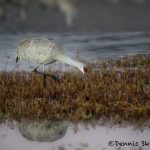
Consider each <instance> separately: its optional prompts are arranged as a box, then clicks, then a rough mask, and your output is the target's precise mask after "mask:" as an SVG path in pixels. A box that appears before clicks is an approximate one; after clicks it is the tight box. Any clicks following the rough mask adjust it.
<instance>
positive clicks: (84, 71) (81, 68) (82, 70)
mask: <svg viewBox="0 0 150 150" xmlns="http://www.w3.org/2000/svg"><path fill="white" fill-rule="evenodd" d="M79 69H80V71H81V72H82V73H83V74H85V73H87V71H88V69H87V67H86V66H85V65H84V64H83V65H82V66H81V67H80V68H79Z"/></svg>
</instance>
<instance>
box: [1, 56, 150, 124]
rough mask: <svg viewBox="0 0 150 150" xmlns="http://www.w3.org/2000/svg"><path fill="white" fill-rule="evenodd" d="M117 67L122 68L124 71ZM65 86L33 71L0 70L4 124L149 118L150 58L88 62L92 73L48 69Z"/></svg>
mask: <svg viewBox="0 0 150 150" xmlns="http://www.w3.org/2000/svg"><path fill="white" fill-rule="evenodd" d="M117 68H121V69H120V70H119V71H118V69H117ZM48 73H49V74H54V75H55V76H56V77H57V78H59V80H60V83H58V82H56V81H55V80H53V79H51V78H47V80H46V81H47V88H44V87H43V77H42V76H41V75H38V74H36V73H28V72H17V71H16V72H5V71H1V72H0V120H1V121H2V120H6V119H15V120H20V119H22V118H27V119H53V120H58V119H67V120H72V121H85V120H91V119H99V118H101V117H108V118H110V117H111V118H114V120H116V121H117V122H121V121H123V120H127V121H131V122H134V121H138V120H140V119H143V120H146V119H148V118H149V117H150V55H148V54H147V55H136V56H128V57H124V58H120V59H116V60H97V62H96V63H93V64H92V63H91V64H88V73H87V75H83V74H82V73H80V72H64V73H63V74H62V73H61V72H58V71H51V70H49V71H48Z"/></svg>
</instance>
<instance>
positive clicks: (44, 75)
mask: <svg viewBox="0 0 150 150" xmlns="http://www.w3.org/2000/svg"><path fill="white" fill-rule="evenodd" d="M43 82H44V87H45V88H46V74H45V65H43Z"/></svg>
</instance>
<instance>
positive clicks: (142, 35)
mask: <svg viewBox="0 0 150 150" xmlns="http://www.w3.org/2000/svg"><path fill="white" fill-rule="evenodd" d="M29 37H47V38H49V39H54V40H58V41H61V42H62V43H63V44H64V46H65V48H66V53H67V54H68V55H69V56H71V57H72V58H74V59H80V60H82V59H83V60H88V61H96V60H97V59H98V58H100V59H105V58H118V57H122V56H126V55H135V54H146V53H150V32H123V33H92V34H85V33H82V34H78V33H76V34H70V33H67V34H63V33H62V34H54V33H41V34H40V33H31V32H30V33H20V34H14V35H10V34H4V35H0V70H5V71H11V70H14V69H16V68H17V69H19V70H25V71H32V70H33V68H34V67H35V64H32V63H29V62H19V66H17V64H16V63H15V49H16V47H17V45H18V43H19V42H20V41H21V40H23V39H26V38H29ZM60 65H61V69H62V71H64V70H68V69H74V67H69V66H68V65H67V66H66V65H64V64H60V63H56V64H53V65H51V66H52V68H54V69H60ZM10 149H11V150H26V149H32V150H149V149H150V129H149V128H148V127H143V128H142V130H141V129H140V128H136V129H135V127H134V126H132V125H125V124H124V125H122V126H118V125H114V126H112V125H99V124H95V125H94V126H92V125H88V126H87V125H85V124H82V123H79V124H78V125H74V124H72V123H70V122H68V121H63V122H51V121H42V122H37V121H25V120H23V121H21V122H13V123H5V124H0V150H10Z"/></svg>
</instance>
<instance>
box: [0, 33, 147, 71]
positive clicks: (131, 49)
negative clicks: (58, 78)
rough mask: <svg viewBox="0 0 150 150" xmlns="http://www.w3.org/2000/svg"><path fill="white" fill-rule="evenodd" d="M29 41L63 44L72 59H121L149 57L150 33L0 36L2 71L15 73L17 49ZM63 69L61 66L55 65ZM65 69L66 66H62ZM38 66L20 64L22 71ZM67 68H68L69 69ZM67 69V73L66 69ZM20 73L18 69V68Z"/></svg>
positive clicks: (0, 63) (21, 34)
mask: <svg viewBox="0 0 150 150" xmlns="http://www.w3.org/2000/svg"><path fill="white" fill-rule="evenodd" d="M29 37H47V38H49V39H55V40H58V41H61V42H62V43H63V44H64V46H65V48H66V53H67V54H68V55H69V56H71V57H72V58H76V57H79V58H80V59H86V60H89V61H90V60H91V61H93V60H96V59H97V58H106V57H115V58H116V57H120V56H125V55H134V54H140V53H150V32H120V33H92V34H86V33H82V34H77V33H76V34H70V33H66V34H63V33H62V34H54V33H31V32H30V33H20V34H14V35H9V34H4V35H0V70H6V71H8V70H13V69H15V66H16V63H15V49H16V47H17V45H18V43H19V42H20V41H21V40H23V39H26V38H29ZM52 66H55V67H56V66H60V65H58V64H57V65H55V64H54V65H52ZM62 66H64V65H62ZM34 67H35V64H32V63H29V62H25V63H24V62H20V63H19V69H20V70H29V71H30V70H32V69H33V68H34ZM55 67H54V68H55ZM66 68H68V67H66ZM66 68H65V69H66ZM17 69H18V66H17Z"/></svg>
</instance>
